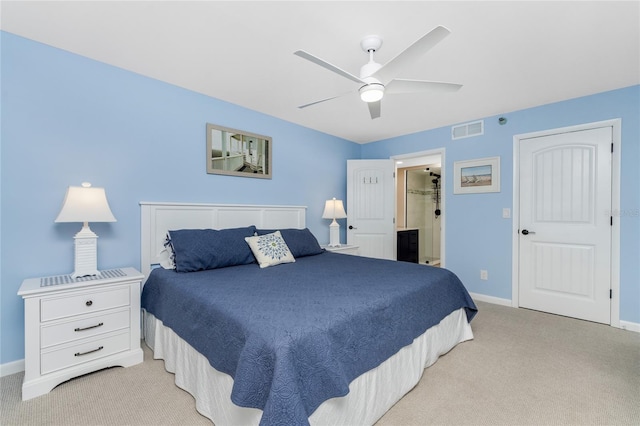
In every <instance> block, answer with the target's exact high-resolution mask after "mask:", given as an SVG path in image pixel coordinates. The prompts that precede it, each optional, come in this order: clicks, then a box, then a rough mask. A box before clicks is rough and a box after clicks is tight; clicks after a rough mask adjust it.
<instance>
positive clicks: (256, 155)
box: [207, 123, 273, 179]
mask: <svg viewBox="0 0 640 426" xmlns="http://www.w3.org/2000/svg"><path fill="white" fill-rule="evenodd" d="M272 144H273V142H272V140H271V138H270V137H269V136H263V135H257V134H255V133H249V132H245V131H242V130H237V129H231V128H229V127H222V126H217V125H214V124H210V123H207V173H210V174H218V175H228V176H242V177H253V178H262V179H271V160H272V158H271V150H272V146H271V145H272Z"/></svg>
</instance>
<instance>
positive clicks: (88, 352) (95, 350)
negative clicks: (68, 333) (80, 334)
mask: <svg viewBox="0 0 640 426" xmlns="http://www.w3.org/2000/svg"><path fill="white" fill-rule="evenodd" d="M102 349H104V346H100V347H99V348H98V349H94V350H92V351H87V352H76V353H75V354H73V356H82V355H88V354H92V353H94V352H98V351H100V350H102Z"/></svg>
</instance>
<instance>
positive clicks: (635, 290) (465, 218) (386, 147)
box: [362, 86, 640, 323]
mask: <svg viewBox="0 0 640 426" xmlns="http://www.w3.org/2000/svg"><path fill="white" fill-rule="evenodd" d="M500 116H503V117H505V118H507V120H508V121H507V124H505V125H502V126H501V125H499V124H498V118H499V117H500ZM500 116H495V117H485V118H484V120H485V121H484V124H485V129H484V135H482V136H478V137H473V138H468V139H459V140H456V141H452V140H451V136H450V127H446V128H439V129H435V130H430V131H425V132H420V133H415V134H411V135H407V136H402V137H397V138H393V139H388V140H384V141H379V142H375V143H371V144H366V145H363V147H362V158H369V159H379V158H380V159H381V158H389V157H390V156H393V155H400V154H407V153H412V152H420V151H425V150H429V149H435V148H441V147H444V148H445V151H446V153H445V157H446V163H445V167H446V171H447V173H446V176H445V182H446V192H445V193H444V197H445V208H446V211H445V214H446V245H445V249H446V254H445V255H446V257H445V259H446V266H447V268H448V269H451V270H452V271H454V272H455V273H456V274H457V275H458V276H459V277H460V279H461V280H462V282H464V284H465V286H466V287H467V288H468V289H469V291H471V292H475V293H481V294H484V295H488V296H493V297H497V298H503V299H509V300H510V299H511V282H512V280H511V265H512V263H511V262H512V259H511V257H512V256H511V251H512V236H511V231H512V228H511V226H512V222H511V219H503V218H502V209H503V208H505V207H508V208H511V209H513V136H514V135H517V134H523V133H529V132H536V131H542V130H547V129H554V128H560V127H567V126H573V125H578V124H583V123H591V122H597V121H603V120H609V119H614V118H621V119H622V151H621V152H622V164H621V175H622V179H621V188H620V191H621V194H620V197H621V202H620V214H619V215H617V216H618V217H616V220H620V228H621V236H620V240H621V241H620V268H621V270H620V300H621V302H620V319H621V320H623V321H631V322H634V323H640V217H639V216H640V215H639V210H640V142H639V141H640V86H633V87H629V88H625V89H620V90H615V91H611V92H606V93H600V94H597V95H593V96H587V97H583V98H578V99H572V100H567V101H564V102H558V103H554V104H550V105H545V106H541V107H537V108H531V109H527V110H523V111H515V112H505V113H504V114H502V115H500ZM480 118H482V117H479V118H478V119H480ZM494 156H499V157H500V166H501V167H500V175H501V181H500V185H501V192H500V193H491V194H464V195H453V163H454V162H455V161H460V160H470V159H475V158H482V157H494ZM480 269H486V270H488V271H489V280H488V281H481V280H480Z"/></svg>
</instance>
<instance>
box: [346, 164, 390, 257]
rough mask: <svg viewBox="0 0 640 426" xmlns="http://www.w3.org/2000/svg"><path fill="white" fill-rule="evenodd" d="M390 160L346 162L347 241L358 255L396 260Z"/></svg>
mask: <svg viewBox="0 0 640 426" xmlns="http://www.w3.org/2000/svg"><path fill="white" fill-rule="evenodd" d="M394 172H395V164H394V162H393V160H348V161H347V244H353V245H357V246H359V249H358V254H360V255H361V256H367V257H376V258H380V259H395V253H396V251H395V238H394V231H395V224H394V211H395V198H394V194H395V192H394Z"/></svg>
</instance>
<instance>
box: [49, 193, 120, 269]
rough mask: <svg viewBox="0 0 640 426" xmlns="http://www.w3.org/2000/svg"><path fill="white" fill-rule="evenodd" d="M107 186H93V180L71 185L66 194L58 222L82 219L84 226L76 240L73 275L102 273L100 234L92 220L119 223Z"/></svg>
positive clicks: (80, 220)
mask: <svg viewBox="0 0 640 426" xmlns="http://www.w3.org/2000/svg"><path fill="white" fill-rule="evenodd" d="M115 221H116V218H115V217H114V216H113V213H111V209H110V208H109V203H108V202H107V195H106V193H105V191H104V188H93V187H91V184H90V183H86V182H84V183H83V184H82V186H70V187H69V188H68V189H67V194H66V195H65V197H64V203H63V204H62V210H60V214H58V217H57V218H56V220H55V222H56V223H58V222H82V223H84V225H83V226H82V229H81V230H80V232H78V233H77V234H76V235H75V236H74V237H73V238H74V240H75V267H74V269H75V270H74V272H73V274H72V275H71V277H72V278H74V279H75V278H78V277H84V276H87V275H99V274H100V272H99V271H98V236H97V235H96V234H95V233H94V232H93V231H92V230H91V229H90V228H89V222H115Z"/></svg>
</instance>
